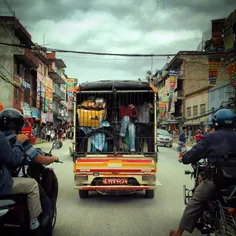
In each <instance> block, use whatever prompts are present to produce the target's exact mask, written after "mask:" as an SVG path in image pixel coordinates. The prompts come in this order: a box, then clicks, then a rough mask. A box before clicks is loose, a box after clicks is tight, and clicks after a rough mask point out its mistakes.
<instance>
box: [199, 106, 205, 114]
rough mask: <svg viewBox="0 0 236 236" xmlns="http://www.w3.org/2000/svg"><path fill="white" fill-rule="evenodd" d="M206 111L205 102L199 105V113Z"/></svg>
mask: <svg viewBox="0 0 236 236" xmlns="http://www.w3.org/2000/svg"><path fill="white" fill-rule="evenodd" d="M205 113H206V104H201V105H200V115H204V114H205Z"/></svg>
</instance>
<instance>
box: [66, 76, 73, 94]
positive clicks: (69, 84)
mask: <svg viewBox="0 0 236 236" xmlns="http://www.w3.org/2000/svg"><path fill="white" fill-rule="evenodd" d="M74 85H75V80H74V79H67V93H73V91H74V88H75V86H74Z"/></svg>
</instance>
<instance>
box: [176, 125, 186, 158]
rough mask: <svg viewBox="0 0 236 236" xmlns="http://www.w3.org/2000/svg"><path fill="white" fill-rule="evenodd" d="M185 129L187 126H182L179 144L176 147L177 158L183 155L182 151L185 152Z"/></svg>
mask: <svg viewBox="0 0 236 236" xmlns="http://www.w3.org/2000/svg"><path fill="white" fill-rule="evenodd" d="M186 131H187V128H186V127H185V126H184V127H182V132H181V133H180V135H179V146H178V147H177V151H178V152H179V158H181V157H182V156H183V153H185V152H187V146H186V141H187V140H186Z"/></svg>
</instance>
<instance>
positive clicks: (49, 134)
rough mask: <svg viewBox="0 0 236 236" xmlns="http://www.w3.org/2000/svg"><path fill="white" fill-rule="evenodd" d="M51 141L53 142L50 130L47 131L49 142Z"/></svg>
mask: <svg viewBox="0 0 236 236" xmlns="http://www.w3.org/2000/svg"><path fill="white" fill-rule="evenodd" d="M50 140H51V130H50V129H48V130H47V141H48V142H50Z"/></svg>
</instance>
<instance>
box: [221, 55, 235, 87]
mask: <svg viewBox="0 0 236 236" xmlns="http://www.w3.org/2000/svg"><path fill="white" fill-rule="evenodd" d="M224 63H225V67H226V70H227V72H228V74H229V76H230V79H231V83H232V86H233V87H234V88H236V54H235V53H231V54H229V55H228V56H227V57H226V58H225V62H224Z"/></svg>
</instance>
